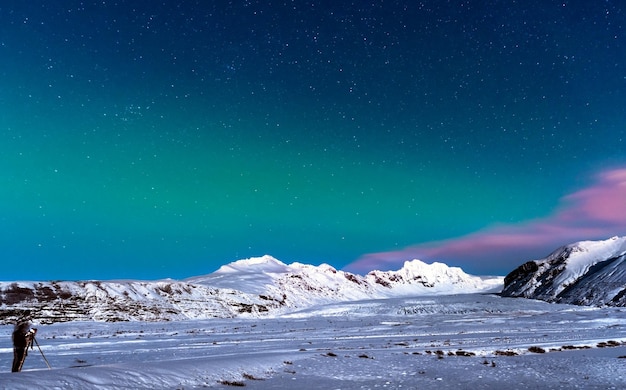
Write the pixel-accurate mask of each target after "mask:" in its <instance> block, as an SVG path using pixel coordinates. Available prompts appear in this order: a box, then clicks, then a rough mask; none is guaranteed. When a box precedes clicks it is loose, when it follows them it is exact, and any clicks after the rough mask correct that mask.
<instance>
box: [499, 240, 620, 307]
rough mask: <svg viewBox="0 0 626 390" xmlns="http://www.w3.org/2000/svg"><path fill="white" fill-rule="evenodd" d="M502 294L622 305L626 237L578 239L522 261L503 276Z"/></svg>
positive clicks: (591, 303)
mask: <svg viewBox="0 0 626 390" xmlns="http://www.w3.org/2000/svg"><path fill="white" fill-rule="evenodd" d="M502 295H503V296H505V297H524V298H533V299H540V300H544V301H547V302H554V303H570V304H576V305H596V306H599V305H608V306H626V237H617V236H615V237H611V238H609V239H607V240H599V241H579V242H576V243H573V244H569V245H565V246H562V247H560V248H558V249H557V250H555V251H554V252H552V253H551V254H550V255H548V256H547V257H545V258H543V259H539V260H532V261H529V262H526V263H524V264H522V265H521V266H519V267H518V268H516V269H515V270H513V271H512V272H511V273H509V274H508V275H507V276H505V278H504V288H503V290H502Z"/></svg>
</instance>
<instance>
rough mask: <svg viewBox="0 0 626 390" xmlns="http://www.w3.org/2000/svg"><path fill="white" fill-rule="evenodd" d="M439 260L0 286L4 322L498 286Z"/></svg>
mask: <svg viewBox="0 0 626 390" xmlns="http://www.w3.org/2000/svg"><path fill="white" fill-rule="evenodd" d="M501 284H502V278H492V279H481V278H479V277H476V276H471V275H467V274H466V273H464V272H463V271H462V270H461V269H460V268H451V267H448V266H446V265H445V264H441V263H434V264H430V265H429V264H426V263H423V262H421V261H419V260H413V261H408V262H406V263H405V264H404V267H402V268H401V269H400V270H398V271H387V272H382V271H373V272H371V273H369V274H367V275H365V276H361V275H356V274H352V273H349V272H344V271H340V270H336V269H335V268H333V267H332V266H330V265H328V264H321V265H319V266H314V265H308V264H301V263H292V264H289V265H287V264H285V263H283V262H281V261H279V260H277V259H275V258H273V257H271V256H267V255H266V256H262V257H256V258H250V259H244V260H238V261H235V262H232V263H230V264H227V265H224V266H222V267H220V268H219V269H218V270H217V271H215V272H213V273H212V274H209V275H204V276H198V277H194V278H190V279H186V280H183V281H174V280H161V281H133V280H129V281H80V282H0V312H2V313H3V319H2V320H0V322H2V321H5V322H15V321H16V320H18V319H19V318H24V317H27V318H29V319H31V320H34V321H35V322H39V323H42V322H48V323H52V322H64V321H82V320H97V321H171V320H180V319H206V318H215V317H220V318H224V317H237V316H262V315H268V314H273V313H275V314H279V313H283V312H285V311H290V310H298V309H304V308H307V307H309V306H312V305H316V304H322V303H334V302H343V301H354V300H358V299H373V298H388V297H403V296H417V295H434V294H456V293H473V292H483V291H487V290H493V289H494V287H501Z"/></svg>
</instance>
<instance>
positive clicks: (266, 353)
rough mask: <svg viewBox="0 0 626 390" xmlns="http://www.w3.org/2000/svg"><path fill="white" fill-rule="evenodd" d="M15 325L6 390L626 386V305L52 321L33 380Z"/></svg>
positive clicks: (425, 305) (3, 334) (454, 305)
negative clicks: (17, 364) (17, 361)
mask: <svg viewBox="0 0 626 390" xmlns="http://www.w3.org/2000/svg"><path fill="white" fill-rule="evenodd" d="M11 331H12V327H10V326H2V327H0V338H1V339H2V340H5V341H4V342H3V343H1V344H0V371H2V373H0V388H2V389H36V388H45V389H69V388H71V389H148V388H150V389H193V388H233V387H235V386H237V387H238V386H245V387H246V388H249V389H292V388H299V389H301V390H302V389H314V388H315V389H375V388H387V389H399V388H405V389H414V388H420V389H448V388H450V389H452V388H454V389H459V388H471V389H482V388H484V389H489V388H505V387H506V388H508V389H526V390H527V389H539V388H541V389H550V388H584V389H593V388H597V389H611V388H614V389H623V388H626V358H623V357H624V356H626V310H625V309H623V308H621V309H620V308H590V307H578V306H568V305H556V304H548V303H544V302H538V301H531V300H524V299H508V298H500V297H498V296H493V295H457V296H439V297H432V296H431V297H418V298H407V299H399V298H398V299H387V300H372V301H360V302H352V303H341V304H332V305H326V306H318V307H315V308H312V309H308V310H304V311H301V312H296V313H291V314H287V315H282V316H280V317H278V318H262V319H227V320H225V319H216V320H205V321H184V322H162V323H145V322H141V323H96V322H74V323H65V324H54V325H45V326H44V325H41V326H39V333H38V338H37V339H38V341H39V344H40V345H41V348H42V350H43V353H44V354H45V356H46V357H47V359H48V361H49V363H50V365H51V366H52V369H48V368H47V367H46V365H45V362H44V360H43V358H42V356H41V354H40V353H39V351H38V350H37V348H35V349H34V350H33V351H31V352H30V353H29V356H28V358H27V359H26V363H25V366H24V371H23V372H21V373H10V372H9V371H10V366H11V360H12V348H11V341H10V333H11ZM611 345H618V346H611ZM529 347H539V348H542V349H543V350H545V351H547V352H546V353H533V352H529V350H528V349H529ZM575 347H578V348H583V347H585V348H586V349H572V348H575ZM587 347H590V348H587ZM551 350H560V351H551ZM438 351H440V352H439V354H441V353H443V355H442V356H438V354H437V353H438ZM459 351H461V352H459ZM464 354H475V356H458V355H464ZM452 355H454V356H452ZM505 355H514V356H505Z"/></svg>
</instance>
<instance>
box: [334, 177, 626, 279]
mask: <svg viewBox="0 0 626 390" xmlns="http://www.w3.org/2000/svg"><path fill="white" fill-rule="evenodd" d="M623 234H626V168H617V169H611V170H607V171H603V172H600V173H599V174H598V175H597V176H596V177H595V181H594V183H592V185H591V186H589V187H587V188H583V189H581V190H579V191H577V192H574V193H572V194H569V195H567V196H565V197H564V198H563V199H561V202H560V205H559V207H558V208H557V210H556V211H555V212H554V213H553V214H551V215H549V216H547V217H545V218H541V219H536V220H531V221H527V222H525V223H522V224H516V225H499V226H494V227H491V228H487V229H485V230H481V231H478V232H475V233H472V234H469V235H466V236H463V237H458V238H453V239H449V240H444V241H436V242H428V243H423V244H418V245H415V246H411V247H408V248H404V249H401V250H398V251H390V252H380V253H370V254H366V255H364V256H362V257H361V258H360V259H358V260H357V261H355V262H354V263H352V264H350V265H348V266H347V267H346V269H349V270H353V271H355V272H367V271H370V270H373V269H397V268H399V267H401V266H402V263H403V262H404V261H406V260H411V259H415V258H417V259H421V260H425V261H442V262H447V263H448V264H451V265H460V266H462V267H463V268H466V269H468V266H469V268H471V269H473V270H474V271H479V272H489V270H490V269H492V270H497V271H498V272H499V273H501V270H505V269H508V270H509V271H510V270H513V269H514V268H515V267H516V266H518V265H519V264H521V263H522V262H525V261H528V260H532V259H535V258H537V257H530V258H529V257H526V256H541V257H543V256H545V255H547V254H548V253H549V251H552V250H554V249H556V248H558V247H559V246H562V245H565V244H569V243H572V242H575V241H579V240H592V239H603V238H608V237H611V236H615V235H623ZM546 251H547V252H546ZM455 263H456V264H455ZM507 272H508V271H507Z"/></svg>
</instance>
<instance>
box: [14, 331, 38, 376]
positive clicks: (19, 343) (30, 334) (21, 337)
mask: <svg viewBox="0 0 626 390" xmlns="http://www.w3.org/2000/svg"><path fill="white" fill-rule="evenodd" d="M35 334H37V328H30V324H29V323H28V322H20V323H18V324H17V325H15V329H14V330H13V335H12V338H13V366H12V367H11V372H20V371H22V366H23V365H24V360H25V359H26V356H27V355H28V347H31V348H32V347H33V340H34V338H35Z"/></svg>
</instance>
